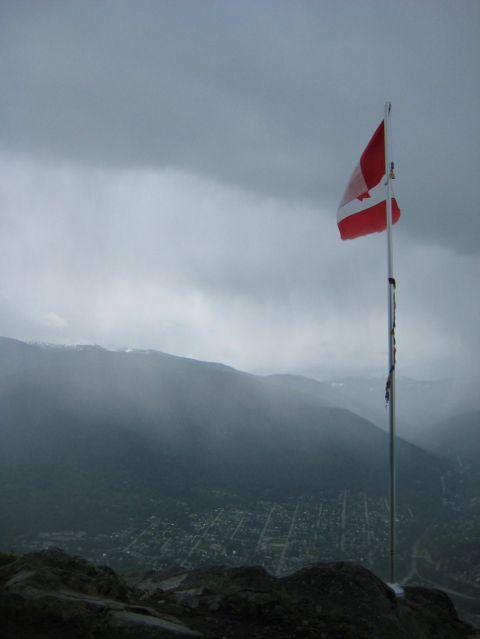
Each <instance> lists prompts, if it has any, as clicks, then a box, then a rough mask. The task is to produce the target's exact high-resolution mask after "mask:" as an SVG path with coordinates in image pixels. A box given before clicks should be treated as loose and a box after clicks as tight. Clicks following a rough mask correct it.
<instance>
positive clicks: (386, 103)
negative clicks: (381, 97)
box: [385, 102, 392, 113]
mask: <svg viewBox="0 0 480 639" xmlns="http://www.w3.org/2000/svg"><path fill="white" fill-rule="evenodd" d="M391 108H392V103H391V102H385V110H386V111H387V113H390V110H391Z"/></svg>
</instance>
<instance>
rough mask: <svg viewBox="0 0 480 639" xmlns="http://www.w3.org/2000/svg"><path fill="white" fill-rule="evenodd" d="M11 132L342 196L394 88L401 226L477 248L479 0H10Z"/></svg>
mask: <svg viewBox="0 0 480 639" xmlns="http://www.w3.org/2000/svg"><path fill="white" fill-rule="evenodd" d="M0 23H1V26H0V74H1V77H2V100H1V101H0V144H1V145H2V147H3V149H4V151H9V152H14V153H15V154H19V153H21V154H23V155H25V156H30V155H32V154H34V155H35V156H36V157H37V158H39V157H40V158H45V159H49V158H50V159H54V161H59V160H63V161H68V162H74V163H75V162H80V163H84V164H93V165H104V166H114V165H116V166H118V167H129V168H135V167H138V168H145V167H153V168H165V167H176V168H180V169H184V170H188V171H192V172H194V173H197V174H199V175H204V176H207V177H209V178H213V179H214V180H217V181H219V182H225V183H228V184H231V185H239V186H240V187H243V188H247V189H253V190H256V191H258V192H262V193H264V194H267V195H271V196H274V197H278V198H288V199H289V200H291V201H292V200H303V201H306V202H308V204H309V205H310V206H318V207H320V206H322V207H331V208H332V214H333V211H334V209H335V208H336V205H337V202H338V199H339V196H340V195H341V192H342V190H343V188H344V186H345V183H346V180H347V179H348V177H349V173H350V171H351V169H352V168H353V165H354V163H355V162H356V161H357V159H358V156H359V154H360V152H361V150H362V148H363V146H364V144H365V143H366V142H367V140H368V138H369V136H370V134H371V132H372V131H373V129H374V127H375V126H376V125H377V122H378V121H379V120H380V119H381V117H382V106H383V102H384V101H385V99H389V100H392V102H393V104H394V120H393V124H394V143H395V149H396V160H397V168H398V177H399V179H398V185H397V189H396V190H397V195H398V197H399V200H400V203H401V205H402V206H403V209H404V212H405V215H404V218H403V220H402V224H401V225H399V233H400V234H409V235H410V236H411V237H414V238H416V239H417V240H418V241H419V242H427V243H432V244H435V243H440V244H444V245H446V246H450V247H452V248H454V249H455V250H457V251H460V252H475V251H478V249H479V246H480V242H479V237H480V233H479V215H478V202H479V199H480V195H479V187H478V180H476V179H475V171H476V167H478V166H479V164H480V152H479V149H480V140H479V127H478V125H477V119H478V113H479V112H480V98H479V94H480V90H479V87H480V82H479V71H478V68H479V67H478V59H479V54H480V46H479V41H480V37H479V36H480V5H479V4H478V3H476V2H467V1H465V2H460V3H458V2H422V3H418V2H401V3H398V2H373V1H372V2H333V1H332V2H329V1H325V2H318V3H310V2H295V3H292V2H281V1H275V2H273V1H272V2H267V1H265V2H247V1H242V2H213V1H212V2H193V1H192V2H153V1H152V2H147V1H142V2H115V3H108V2H87V1H83V2H76V3H73V2H47V1H42V2H18V1H15V2H6V1H5V0H4V2H2V4H1V7H0Z"/></svg>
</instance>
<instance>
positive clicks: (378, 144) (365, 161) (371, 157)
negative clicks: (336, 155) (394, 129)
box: [360, 120, 385, 190]
mask: <svg viewBox="0 0 480 639" xmlns="http://www.w3.org/2000/svg"><path fill="white" fill-rule="evenodd" d="M384 131H385V128H384V123H383V120H382V122H380V124H379V126H378V127H377V130H376V131H375V133H374V134H373V135H372V137H371V138H370V142H369V143H368V144H367V146H366V148H365V150H364V152H363V153H362V157H361V158H360V167H361V169H362V174H363V178H364V180H365V182H366V184H367V187H368V190H370V189H372V188H373V187H374V186H376V185H377V184H378V183H379V182H380V180H381V179H382V177H383V176H384V175H385V134H384Z"/></svg>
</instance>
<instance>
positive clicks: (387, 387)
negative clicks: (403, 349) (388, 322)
mask: <svg viewBox="0 0 480 639" xmlns="http://www.w3.org/2000/svg"><path fill="white" fill-rule="evenodd" d="M388 283H389V285H390V286H392V287H393V321H392V330H391V336H392V340H393V362H392V366H391V368H390V370H389V372H388V377H387V383H386V385H385V407H387V406H388V404H389V402H390V390H391V387H392V376H393V373H394V372H395V365H396V360H397V340H396V337H395V327H396V322H397V320H396V311H397V302H396V300H395V289H396V288H397V283H396V281H395V278H394V277H389V278H388Z"/></svg>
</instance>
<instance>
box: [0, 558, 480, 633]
mask: <svg viewBox="0 0 480 639" xmlns="http://www.w3.org/2000/svg"><path fill="white" fill-rule="evenodd" d="M0 636H1V637H2V639H13V638H15V639H27V638H28V639H47V638H48V639H57V638H58V639H60V638H63V637H66V636H68V637H69V639H70V638H73V639H75V638H86V639H117V638H119V639H127V638H128V639H129V638H139V639H142V638H151V639H154V638H167V637H206V638H211V639H240V638H241V639H247V638H252V639H253V638H256V637H258V638H265V639H266V638H267V637H268V638H269V639H287V638H288V639H291V638H294V637H311V638H318V639H375V638H378V639H380V638H382V639H384V638H385V639H386V638H388V639H457V638H458V639H460V638H467V637H471V638H473V637H475V636H476V635H475V634H474V632H473V629H472V628H471V627H470V626H468V625H467V624H465V623H463V622H462V621H460V620H459V618H458V616H457V614H456V611H455V608H454V606H453V604H452V603H451V601H450V599H449V598H448V597H447V595H445V594H444V593H443V592H440V591H436V590H429V589H425V588H406V591H405V597H404V598H401V599H398V598H396V597H395V596H394V594H393V592H392V591H391V590H390V588H388V586H386V585H385V584H384V583H383V582H382V581H381V580H380V579H378V578H377V577H375V575H373V574H372V573H371V572H369V571H368V570H366V569H365V568H362V567H361V566H359V565H356V564H352V563H327V564H316V565H312V566H308V567H305V568H303V569H302V570H299V571H298V572H296V573H294V574H292V575H289V576H288V577H284V578H281V579H277V578H275V577H273V576H272V575H270V574H268V573H267V572H266V571H265V570H264V569H263V568H259V567H242V568H230V567H224V566H219V567H209V568H201V569H197V570H192V571H184V570H182V569H176V570H170V571H168V572H163V573H148V574H147V575H145V577H144V578H142V579H141V580H138V581H137V582H136V583H135V584H134V585H129V584H127V583H126V582H125V580H124V579H123V578H122V577H120V576H118V575H116V574H115V573H114V572H113V571H112V570H111V569H110V568H107V567H96V566H93V565H91V564H89V563H88V562H86V561H84V560H82V559H79V558H76V557H75V558H72V557H69V556H67V555H65V554H64V553H62V552H61V551H58V550H48V551H44V552H40V553H33V554H30V555H25V556H24V557H21V558H19V559H16V560H15V561H12V562H10V563H9V564H7V565H5V566H3V567H2V568H0Z"/></svg>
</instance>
